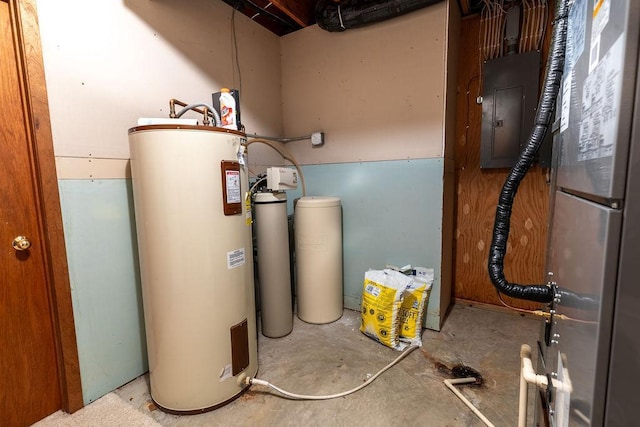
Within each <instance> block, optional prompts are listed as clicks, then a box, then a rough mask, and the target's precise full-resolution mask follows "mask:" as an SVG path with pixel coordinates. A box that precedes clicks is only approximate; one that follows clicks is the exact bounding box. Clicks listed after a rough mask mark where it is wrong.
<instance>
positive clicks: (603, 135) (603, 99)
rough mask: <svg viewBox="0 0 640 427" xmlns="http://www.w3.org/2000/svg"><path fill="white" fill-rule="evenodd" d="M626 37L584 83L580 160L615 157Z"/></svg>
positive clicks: (619, 39) (579, 147) (612, 49)
mask: <svg viewBox="0 0 640 427" xmlns="http://www.w3.org/2000/svg"><path fill="white" fill-rule="evenodd" d="M623 46H624V37H623V36H620V37H619V38H618V40H617V41H616V42H615V44H614V45H613V46H612V47H611V49H610V50H609V51H608V52H607V53H606V54H605V55H604V57H603V58H602V61H600V64H599V65H598V66H597V67H596V68H595V70H593V73H591V74H589V76H588V77H587V78H586V79H585V81H584V87H583V88H582V121H581V122H580V139H579V141H578V161H584V160H588V159H597V158H600V157H608V156H611V155H613V144H614V142H615V139H616V130H617V127H618V126H617V124H618V115H619V107H620V91H621V90H622V62H623V60H624V57H623Z"/></svg>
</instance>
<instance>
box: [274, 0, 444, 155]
mask: <svg viewBox="0 0 640 427" xmlns="http://www.w3.org/2000/svg"><path fill="white" fill-rule="evenodd" d="M454 7H456V6H455V5H454ZM447 16H448V3H447V2H442V3H439V4H436V5H433V6H429V7H427V8H425V9H422V10H419V11H416V12H412V13H410V14H407V15H405V16H401V17H398V18H394V19H391V20H388V21H385V22H382V23H378V24H375V25H371V26H366V27H363V28H358V29H353V30H348V31H345V32H342V33H329V32H326V31H324V30H322V29H320V28H319V27H318V26H312V27H307V28H305V29H303V30H300V31H296V32H294V33H291V34H289V35H286V36H284V37H282V39H281V45H282V81H283V90H282V99H283V111H284V115H283V117H284V131H285V134H286V135H291V136H294V135H301V134H308V133H310V132H311V131H315V130H324V131H325V133H326V145H325V146H324V147H322V148H312V147H311V146H310V144H308V143H306V144H303V143H290V144H289V145H288V148H289V149H290V150H291V151H292V152H293V154H294V155H295V156H296V158H297V160H298V161H299V162H300V163H303V164H317V163H344V162H360V161H375V160H397V159H416V158H434V157H442V156H443V150H444V121H445V116H444V99H445V73H446V47H447V43H446V37H447Z"/></svg>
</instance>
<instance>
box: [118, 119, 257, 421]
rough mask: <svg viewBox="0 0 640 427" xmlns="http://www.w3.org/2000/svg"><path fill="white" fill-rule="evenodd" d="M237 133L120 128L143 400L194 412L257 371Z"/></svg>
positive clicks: (238, 388)
mask: <svg viewBox="0 0 640 427" xmlns="http://www.w3.org/2000/svg"><path fill="white" fill-rule="evenodd" d="M244 141H245V135H244V134H243V133H240V132H237V131H231V130H224V129H219V128H213V127H208V126H189V125H149V126H139V127H136V128H132V129H130V130H129V146H130V149H131V174H132V178H133V195H134V202H135V215H136V226H137V234H138V250H139V258H140V274H141V278H142V299H143V306H144V318H145V327H146V337H147V350H148V355H149V377H150V383H151V397H152V398H153V400H154V401H155V403H156V404H157V405H158V406H159V407H160V408H161V409H163V410H165V411H167V412H171V413H180V414H183V413H199V412H203V411H207V410H210V409H214V408H217V407H219V406H222V405H224V404H225V403H228V402H229V401H231V400H233V399H235V398H236V397H238V396H239V395H240V394H241V393H242V392H243V391H244V390H245V386H244V385H239V384H238V377H239V376H240V375H243V374H245V375H248V376H253V375H255V374H256V372H257V370H258V358H257V336H256V318H255V299H254V298H255V296H254V280H253V256H252V253H253V250H252V239H251V218H250V211H249V212H247V204H246V202H247V201H246V200H245V197H246V195H247V194H248V189H247V183H248V179H247V168H246V162H245V159H244V147H242V144H243V142H244Z"/></svg>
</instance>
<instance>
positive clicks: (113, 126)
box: [37, 0, 283, 403]
mask: <svg viewBox="0 0 640 427" xmlns="http://www.w3.org/2000/svg"><path fill="white" fill-rule="evenodd" d="M37 7H38V18H39V22H40V32H41V39H42V46H43V56H44V68H45V73H46V82H47V89H48V98H49V107H50V114H51V125H52V132H53V142H54V151H55V155H56V165H57V171H58V179H59V180H60V190H61V191H60V197H61V205H62V216H63V223H64V229H65V243H66V247H67V258H68V262H69V275H70V282H71V292H72V299H73V306H74V307H73V308H74V317H75V322H76V336H77V339H78V353H79V359H80V371H81V377H82V385H83V397H84V401H85V403H89V402H91V401H93V400H95V399H97V398H99V397H100V396H102V395H104V394H105V393H108V392H110V391H111V390H113V389H114V388H116V387H118V386H120V385H122V384H124V383H126V382H128V381H130V380H131V379H133V378H135V377H136V376H138V375H141V374H142V373H144V372H145V371H146V369H147V368H146V351H145V345H144V343H145V339H144V323H143V320H142V305H141V301H140V286H141V285H140V283H139V274H138V262H137V246H136V240H135V237H134V236H135V220H134V214H133V201H132V194H131V186H130V184H131V182H130V180H128V179H126V178H130V174H129V144H128V137H127V130H128V129H129V128H130V127H133V126H135V125H136V123H137V119H138V118H139V117H168V114H169V111H168V107H169V99H171V98H178V99H180V100H182V101H184V102H187V103H196V102H205V103H211V102H212V100H211V94H212V93H213V92H216V91H218V90H219V89H220V87H223V86H228V87H235V88H238V89H241V107H242V120H243V123H244V124H245V126H246V128H247V131H251V132H257V133H261V134H270V135H280V134H282V132H283V127H282V107H281V88H280V83H281V80H280V79H281V75H280V74H281V73H280V42H279V39H278V37H277V36H275V35H274V34H272V33H270V32H269V31H268V30H266V29H264V28H262V27H260V26H259V25H258V24H256V23H254V22H252V21H251V20H250V19H249V18H247V17H246V16H244V15H241V14H237V15H235V18H234V22H235V30H236V32H235V34H236V37H237V47H238V50H237V53H238V62H239V64H240V69H239V71H240V72H238V69H237V67H236V66H235V63H236V61H235V58H234V57H233V55H234V54H235V49H234V48H233V43H232V40H233V39H232V25H231V23H232V16H233V15H232V14H233V12H232V11H233V10H232V8H231V7H229V6H227V5H226V4H225V3H223V2H222V1H213V0H189V1H176V0H153V1H150V0H120V1H114V0H92V1H82V0H58V1H50V0H39V1H38V2H37ZM240 76H242V80H240ZM186 117H197V116H196V115H195V114H192V113H189V114H188V115H187V116H186ZM249 151H250V153H249V154H250V159H251V160H250V162H251V163H252V165H251V169H254V170H260V169H261V166H260V165H256V163H259V162H260V161H262V162H266V163H267V164H270V163H275V164H281V163H282V159H281V157H280V156H279V155H278V154H277V153H274V152H273V151H272V150H270V149H269V148H268V147H260V146H251V148H250V150H249Z"/></svg>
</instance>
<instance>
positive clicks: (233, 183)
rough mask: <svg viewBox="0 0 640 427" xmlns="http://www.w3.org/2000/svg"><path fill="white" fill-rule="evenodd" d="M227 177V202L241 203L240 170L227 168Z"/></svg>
mask: <svg viewBox="0 0 640 427" xmlns="http://www.w3.org/2000/svg"><path fill="white" fill-rule="evenodd" d="M225 173H226V179H227V203H229V204H231V203H240V202H241V201H242V198H241V197H240V171H237V170H226V171H225Z"/></svg>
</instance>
